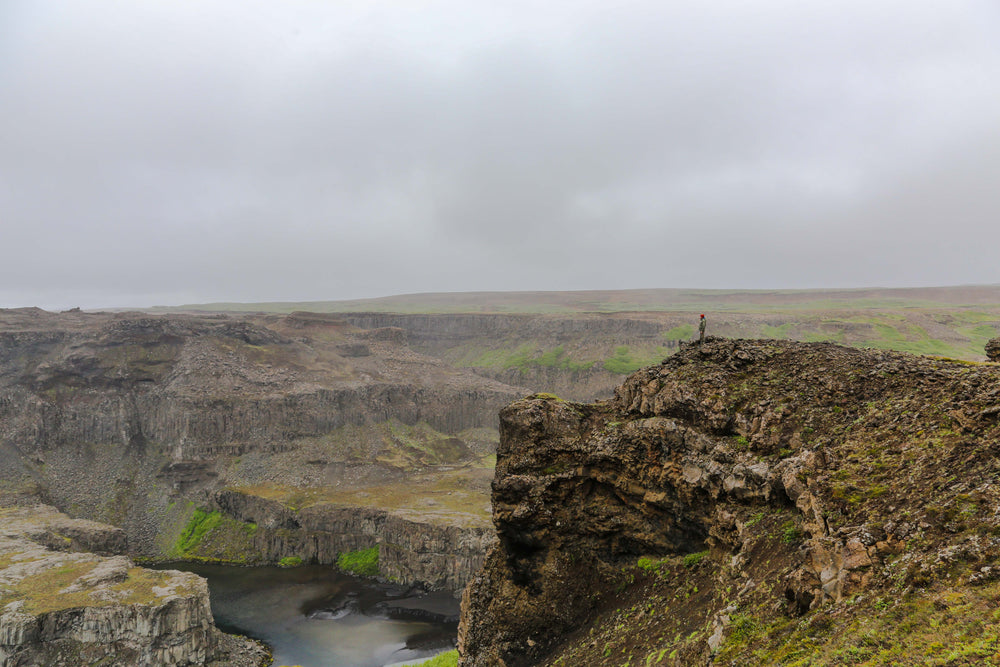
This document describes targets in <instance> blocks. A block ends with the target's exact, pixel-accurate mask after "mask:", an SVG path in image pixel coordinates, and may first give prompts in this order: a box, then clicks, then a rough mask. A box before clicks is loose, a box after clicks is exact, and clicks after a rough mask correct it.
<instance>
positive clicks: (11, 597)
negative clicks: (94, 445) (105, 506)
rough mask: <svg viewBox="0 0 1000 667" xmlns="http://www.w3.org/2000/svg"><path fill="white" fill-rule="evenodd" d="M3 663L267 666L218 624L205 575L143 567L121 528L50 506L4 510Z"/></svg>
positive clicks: (0, 534)
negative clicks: (127, 553)
mask: <svg viewBox="0 0 1000 667" xmlns="http://www.w3.org/2000/svg"><path fill="white" fill-rule="evenodd" d="M0 525H2V528H0V665H2V667H27V666H29V665H52V666H61V665H66V666H70V665H83V664H105V663H107V664H116V665H143V666H145V665H150V666H152V665H157V666H161V665H163V666H173V665H205V664H209V665H215V666H217V667H223V666H228V665H232V666H233V667H235V666H236V665H263V664H267V662H268V661H269V656H268V655H267V651H266V650H265V649H264V648H263V647H260V646H258V645H256V644H254V643H252V642H250V641H249V640H244V639H242V638H238V637H232V636H229V635H224V634H223V633H221V632H219V631H218V630H217V629H216V628H215V625H214V624H213V622H212V614H211V610H210V608H209V600H208V588H207V585H206V582H205V580H204V579H202V578H201V577H198V576H195V575H193V574H189V573H184V572H176V571H153V570H147V569H144V568H140V567H136V566H135V564H134V563H132V561H130V560H129V559H128V558H126V557H124V556H106V555H98V554H97V553H88V552H84V551H80V549H89V550H93V551H96V552H100V553H103V554H110V553H114V552H117V551H121V550H122V549H123V548H124V546H125V537H124V533H123V532H122V531H121V530H120V529H118V528H113V527H111V526H105V525H103V524H99V523H95V522H92V521H81V520H74V519H70V518H68V517H66V516H65V515H63V514H60V513H59V512H57V511H56V510H55V509H53V508H51V507H47V506H35V507H20V508H0Z"/></svg>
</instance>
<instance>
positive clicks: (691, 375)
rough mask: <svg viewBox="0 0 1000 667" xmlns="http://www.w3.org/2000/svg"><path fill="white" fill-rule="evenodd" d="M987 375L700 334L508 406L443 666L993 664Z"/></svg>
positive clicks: (994, 498)
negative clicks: (671, 351) (677, 348)
mask: <svg viewBox="0 0 1000 667" xmlns="http://www.w3.org/2000/svg"><path fill="white" fill-rule="evenodd" d="M998 369H1000V367H998V366H996V365H992V364H970V363H959V362H952V361H945V360H936V359H931V358H924V357H913V356H909V355H904V354H898V353H887V352H878V351H860V350H854V349H849V348H843V347H839V346H835V345H831V344H805V343H791V342H779V341H740V340H725V339H715V338H710V339H709V340H708V341H707V342H706V344H705V345H704V346H701V347H699V346H697V345H691V346H687V347H685V348H683V349H682V351H681V352H680V353H678V354H677V355H675V356H673V357H671V358H669V359H668V360H666V361H664V362H663V364H662V365H660V366H654V367H650V368H646V369H643V370H641V371H639V372H637V373H635V374H633V375H631V376H630V377H629V378H628V379H627V380H626V382H625V383H624V384H623V385H622V386H621V387H620V388H619V389H618V390H617V392H616V395H615V398H614V399H613V400H611V401H608V402H604V403H598V404H593V405H581V404H575V403H569V402H565V401H561V400H558V399H554V398H551V397H546V398H532V399H525V400H520V401H517V402H515V403H514V404H512V405H510V406H508V407H507V408H505V409H504V410H503V411H502V413H501V443H500V448H499V451H498V461H497V472H496V478H495V481H494V485H493V518H494V523H495V525H496V531H497V535H498V537H499V542H498V545H497V547H495V548H494V549H493V550H491V552H490V553H489V555H488V557H487V560H486V564H485V566H484V569H483V572H482V573H481V574H480V575H477V576H476V577H475V578H474V580H473V582H472V584H471V585H470V586H469V588H468V589H467V590H466V592H465V597H464V605H463V619H462V623H461V627H460V653H461V655H462V658H461V663H460V664H463V665H467V666H468V665H474V666H477V667H480V666H481V667H486V666H487V665H489V666H496V665H507V666H508V667H514V666H517V665H537V664H580V665H598V664H602V665H603V664H626V663H629V664H646V665H651V664H675V665H690V664H705V663H706V662H709V663H713V664H733V665H742V664H803V665H804V664H844V663H843V660H846V659H847V658H848V657H850V656H854V657H855V658H857V657H858V656H867V658H872V659H874V658H878V660H875V661H874V662H872V663H870V664H900V663H906V664H909V663H910V662H911V661H913V660H918V659H926V658H927V656H933V657H934V658H935V659H938V658H941V659H942V660H943V662H941V664H995V660H996V656H995V654H996V652H997V648H998V647H997V645H996V636H997V631H998V630H1000V619H998V617H997V616H996V615H995V614H994V615H992V616H990V614H991V613H992V612H991V611H990V609H991V608H995V606H994V603H993V600H995V596H996V595H997V594H1000V585H998V583H997V582H996V579H997V573H1000V568H998V564H997V558H998V556H1000V537H998V535H1000V487H998V486H997V484H996V480H997V479H998V476H997V474H998V472H1000V456H998V455H1000V425H998V416H1000V370H998ZM949 595H951V597H950V598H949V597H948V596H949ZM941 610H947V613H945V612H943V611H941ZM983 614H985V615H986V618H985V620H984V618H982V615H983ZM893 618H894V619H896V620H895V621H893V620H891V619H893ZM906 618H911V619H913V624H911V626H909V627H907V630H906V632H900V631H899V629H898V627H897V626H898V624H899V623H900V622H901V620H903V619H906ZM918 619H919V620H918ZM973 621H975V627H974V629H972V630H968V628H966V630H968V632H965V634H963V632H964V631H963V630H962V624H963V623H966V622H969V623H972V622H973ZM920 623H922V624H923V625H919V624H920ZM918 626H919V627H918ZM878 634H881V635H884V636H879V637H878V638H877V639H873V637H875V636H876V635H878ZM991 638H992V639H991ZM866 642H867V643H866ZM949 643H950V646H951V649H954V650H957V649H955V647H961V654H960V655H959V654H958V653H956V654H955V656H958V657H955V656H953V657H952V658H947V655H950V654H947V652H946V651H944V650H943V649H942V646H943V645H949ZM946 654H947V655H946ZM986 657H990V659H992V660H994V662H989V663H986V662H983V660H984V659H985V658H986ZM948 659H951V660H953V661H952V662H948ZM855 661H856V660H855ZM851 664H853V663H851ZM866 664H868V663H866Z"/></svg>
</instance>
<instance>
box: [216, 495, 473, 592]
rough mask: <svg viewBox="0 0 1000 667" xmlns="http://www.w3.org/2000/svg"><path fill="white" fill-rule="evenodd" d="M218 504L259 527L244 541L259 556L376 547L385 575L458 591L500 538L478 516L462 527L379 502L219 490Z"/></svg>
mask: <svg viewBox="0 0 1000 667" xmlns="http://www.w3.org/2000/svg"><path fill="white" fill-rule="evenodd" d="M215 503H216V505H217V506H218V508H219V509H220V510H221V511H222V512H224V513H225V514H226V516H228V517H231V518H232V519H235V520H237V521H240V522H244V523H246V524H252V525H254V526H256V530H254V531H253V533H252V534H248V535H246V537H245V540H246V543H245V544H244V545H242V546H241V547H240V548H239V551H240V552H241V553H244V554H250V555H252V558H253V559H254V561H255V562H269V563H276V562H279V561H280V560H281V559H282V558H286V557H298V558H301V559H302V560H303V561H304V562H309V563H318V564H335V563H336V562H337V557H338V556H339V555H340V554H341V553H344V552H350V551H358V550H360V549H369V548H371V547H374V546H377V547H378V549H379V574H380V576H381V577H384V578H387V579H389V580H392V581H395V582H399V583H403V584H407V585H411V586H412V585H419V586H423V587H425V588H428V589H432V590H447V591H451V592H453V593H455V594H456V595H457V594H458V593H460V592H461V590H462V589H463V588H464V587H465V585H466V584H467V583H468V582H469V580H470V579H471V578H472V575H473V574H474V573H476V572H478V571H479V569H480V568H481V567H482V563H483V558H484V556H485V553H486V550H487V548H488V547H489V545H490V543H491V541H492V540H493V536H492V531H491V530H489V529H488V527H487V526H486V525H476V523H477V522H473V525H467V526H458V525H453V524H447V523H442V522H435V521H432V520H429V519H427V518H423V519H422V518H421V517H419V515H411V516H404V515H402V514H400V513H396V512H392V511H387V510H383V509H376V508H368V507H342V506H334V505H330V504H326V503H320V504H317V505H312V506H310V507H306V508H303V509H301V510H299V511H293V510H291V509H289V508H288V507H286V506H285V505H283V504H282V503H279V502H276V501H273V500H268V499H265V498H260V497H258V496H254V495H251V494H246V493H240V492H237V491H229V490H223V491H220V492H219V493H217V494H216V496H215ZM200 555H202V556H206V557H213V555H214V557H219V556H222V555H224V554H222V553H219V554H213V553H212V552H211V551H205V552H203V553H201V554H200Z"/></svg>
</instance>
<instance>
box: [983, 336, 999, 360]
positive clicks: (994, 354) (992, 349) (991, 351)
mask: <svg viewBox="0 0 1000 667" xmlns="http://www.w3.org/2000/svg"><path fill="white" fill-rule="evenodd" d="M986 356H987V357H989V360H990V361H1000V338H992V339H990V341H989V342H988V343H986Z"/></svg>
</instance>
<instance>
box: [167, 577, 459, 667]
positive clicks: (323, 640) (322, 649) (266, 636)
mask: <svg viewBox="0 0 1000 667" xmlns="http://www.w3.org/2000/svg"><path fill="white" fill-rule="evenodd" d="M158 567H159V569H177V570H185V571H188V572H194V573H195V574H198V575H201V576H202V577H205V578H206V579H207V580H208V587H209V591H210V594H211V599H212V614H213V616H214V617H215V623H216V625H218V626H219V627H220V628H221V629H222V630H225V631H226V632H236V633H239V634H244V635H248V636H250V637H254V638H255V639H260V640H262V641H264V642H266V643H267V644H268V645H269V646H270V647H271V650H272V651H273V652H274V665H276V666H278V665H301V667H383V665H395V664H398V663H406V662H408V661H414V660H419V659H422V658H428V657H431V656H433V655H435V654H437V653H440V652H442V651H445V650H450V649H451V648H452V647H453V644H454V640H455V636H456V633H457V629H458V614H459V603H458V600H456V599H455V598H454V597H452V596H451V595H450V594H448V593H428V594H421V593H419V592H413V591H409V590H407V589H406V588H403V587H399V586H392V585H386V584H378V583H374V582H370V581H366V580H363V579H358V578H356V577H351V576H348V575H345V574H343V573H340V572H338V571H337V570H336V569H334V568H332V567H320V566H303V567H296V568H288V569H283V568H277V567H232V566H225V565H206V564H198V563H167V564H164V565H160V566H158Z"/></svg>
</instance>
